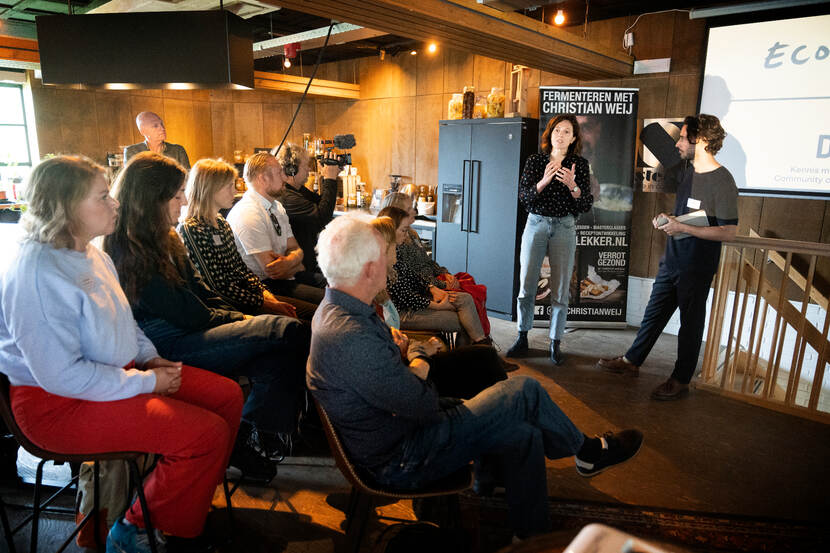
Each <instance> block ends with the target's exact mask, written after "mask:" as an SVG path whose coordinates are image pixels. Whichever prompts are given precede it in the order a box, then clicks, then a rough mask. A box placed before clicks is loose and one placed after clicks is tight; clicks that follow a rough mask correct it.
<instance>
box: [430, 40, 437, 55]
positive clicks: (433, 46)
mask: <svg viewBox="0 0 830 553" xmlns="http://www.w3.org/2000/svg"><path fill="white" fill-rule="evenodd" d="M436 50H438V45H437V44H435V43H434V42H430V43H429V46H427V52H429V53H430V54H434V53H435V52H436Z"/></svg>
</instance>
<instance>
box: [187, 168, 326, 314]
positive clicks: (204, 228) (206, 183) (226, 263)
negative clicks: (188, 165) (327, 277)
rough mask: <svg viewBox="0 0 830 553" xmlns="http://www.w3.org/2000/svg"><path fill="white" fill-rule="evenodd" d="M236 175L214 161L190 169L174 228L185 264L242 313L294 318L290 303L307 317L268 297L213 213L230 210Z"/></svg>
mask: <svg viewBox="0 0 830 553" xmlns="http://www.w3.org/2000/svg"><path fill="white" fill-rule="evenodd" d="M238 176H239V174H238V173H237V171H236V169H235V168H234V167H233V165H231V164H230V163H226V162H224V161H222V160H218V159H201V160H199V161H198V162H197V163H196V164H195V165H194V166H193V168H192V169H191V170H190V173H189V175H188V178H187V187H186V188H185V194H186V196H187V218H186V219H185V220H184V221H183V222H182V223H180V224H179V225H178V227H177V228H176V230H177V231H178V233H179V234H180V235H181V237H182V240H184V245H185V246H186V247H187V253H188V255H189V257H190V260H191V261H192V262H193V265H195V266H196V268H197V269H198V270H199V273H201V275H202V278H203V279H204V281H205V284H207V286H208V287H209V288H210V289H211V290H213V291H214V292H215V293H216V294H218V295H219V297H221V298H222V299H223V300H224V301H225V302H226V303H228V304H230V305H231V306H233V307H234V308H236V309H238V310H239V311H241V312H243V313H248V314H259V313H273V314H275V315H288V316H289V317H296V316H297V311H296V309H295V306H294V303H296V304H297V305H298V306H299V307H300V310H301V311H303V312H305V313H307V314H308V318H310V315H311V314H313V313H314V309H315V306H314V305H311V304H309V303H306V302H303V301H302V300H294V299H288V298H279V297H276V296H274V294H272V293H271V291H270V290H268V289H267V288H266V287H265V285H264V284H262V281H261V280H260V279H259V277H258V276H256V275H255V274H254V273H253V272H251V270H250V269H249V268H248V266H247V265H245V262H244V261H242V257H241V256H240V255H239V251H238V250H237V249H236V243H235V242H234V236H233V231H232V230H231V227H230V225H229V224H228V222H227V221H226V220H225V218H224V217H222V215H220V213H219V210H220V209H230V208H231V207H232V206H233V200H234V194H235V193H236V187H235V186H234V183H235V182H236V178H237V177H238ZM282 300H286V301H282Z"/></svg>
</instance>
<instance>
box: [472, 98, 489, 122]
mask: <svg viewBox="0 0 830 553" xmlns="http://www.w3.org/2000/svg"><path fill="white" fill-rule="evenodd" d="M486 118H487V99H486V98H484V96H477V97H476V103H475V105H474V106H473V119H486Z"/></svg>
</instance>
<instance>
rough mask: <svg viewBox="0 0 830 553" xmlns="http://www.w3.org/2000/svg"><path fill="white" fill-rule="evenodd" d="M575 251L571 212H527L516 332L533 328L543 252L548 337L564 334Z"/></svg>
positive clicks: (520, 258) (574, 230)
mask: <svg viewBox="0 0 830 553" xmlns="http://www.w3.org/2000/svg"><path fill="white" fill-rule="evenodd" d="M575 252H576V219H575V218H574V216H573V215H566V216H564V217H545V216H542V215H536V214H535V213H531V214H530V215H528V216H527V223H525V230H524V232H523V233H522V250H521V253H520V254H519V262H520V263H521V270H520V275H519V297H518V299H517V300H516V309H517V310H518V311H519V321H518V326H519V331H522V332H527V331H528V330H530V329H531V328H533V312H534V305H535V304H536V291H537V289H538V286H539V276H540V273H541V271H542V262H543V261H544V258H545V254H547V255H548V259H549V260H550V279H549V283H548V287H549V289H550V307H551V312H550V339H551V340H559V339H561V338H562V335H563V334H564V333H565V322H566V321H567V318H568V301H569V295H570V285H571V274H572V273H573V267H574V254H575Z"/></svg>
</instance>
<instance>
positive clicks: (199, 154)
mask: <svg viewBox="0 0 830 553" xmlns="http://www.w3.org/2000/svg"><path fill="white" fill-rule="evenodd" d="M187 155H188V157H189V158H190V163H191V165H192V164H193V163H196V161H198V160H200V159H202V158H205V157H220V156H217V155H216V154H215V153H214V151H213V125H212V117H211V110H210V102H201V101H198V102H197V101H194V102H193V150H192V151H191V150H188V151H187ZM232 159H233V158H232V157H226V158H225V160H227V161H230V160H232Z"/></svg>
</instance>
